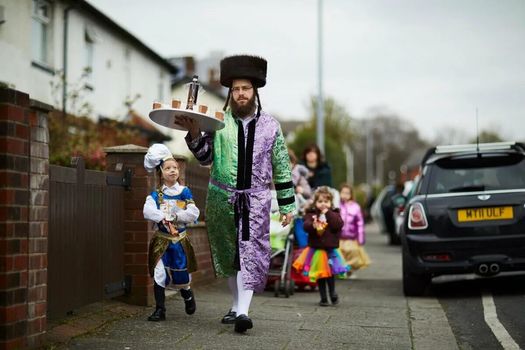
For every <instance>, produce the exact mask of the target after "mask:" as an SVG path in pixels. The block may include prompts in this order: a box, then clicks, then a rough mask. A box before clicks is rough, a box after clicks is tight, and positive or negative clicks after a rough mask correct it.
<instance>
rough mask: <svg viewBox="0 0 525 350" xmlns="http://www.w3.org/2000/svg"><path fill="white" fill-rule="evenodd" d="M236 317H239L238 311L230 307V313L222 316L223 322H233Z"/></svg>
mask: <svg viewBox="0 0 525 350" xmlns="http://www.w3.org/2000/svg"><path fill="white" fill-rule="evenodd" d="M236 317H237V313H236V312H235V311H232V310H231V309H230V311H228V313H227V314H226V315H224V317H223V318H222V320H221V323H224V324H233V323H235V318H236Z"/></svg>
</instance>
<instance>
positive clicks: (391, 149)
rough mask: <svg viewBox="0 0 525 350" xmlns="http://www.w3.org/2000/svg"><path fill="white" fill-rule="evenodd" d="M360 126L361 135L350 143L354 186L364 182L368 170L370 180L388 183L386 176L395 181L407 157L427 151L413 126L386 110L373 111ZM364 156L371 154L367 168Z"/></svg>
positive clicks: (426, 144) (426, 146)
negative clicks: (353, 165) (351, 144)
mask: <svg viewBox="0 0 525 350" xmlns="http://www.w3.org/2000/svg"><path fill="white" fill-rule="evenodd" d="M359 124H360V125H359V127H358V130H360V131H361V132H360V133H359V134H358V135H356V137H354V142H353V149H354V156H355V161H354V164H355V171H354V175H355V178H356V182H366V181H367V170H366V169H367V168H368V169H369V171H371V174H369V176H370V177H371V180H373V181H374V182H378V184H385V183H388V182H390V178H389V174H394V175H395V176H396V177H397V176H398V175H399V171H400V166H401V164H403V163H404V161H405V160H406V159H407V158H408V157H409V156H410V154H412V153H413V152H414V151H416V150H421V149H427V148H428V147H429V144H428V142H426V141H425V140H423V139H421V137H420V136H419V132H418V131H417V129H416V128H415V127H414V126H413V124H412V123H410V122H409V121H408V120H405V119H403V118H401V117H399V116H398V115H396V114H395V113H393V112H390V111H387V110H382V109H377V110H374V111H372V115H371V117H370V118H368V119H366V120H362V121H360V123H359ZM367 139H368V140H367ZM367 143H368V146H367ZM367 152H371V153H370V155H371V157H369V158H368V159H369V161H370V164H367ZM367 165H368V167H367ZM369 185H372V184H369Z"/></svg>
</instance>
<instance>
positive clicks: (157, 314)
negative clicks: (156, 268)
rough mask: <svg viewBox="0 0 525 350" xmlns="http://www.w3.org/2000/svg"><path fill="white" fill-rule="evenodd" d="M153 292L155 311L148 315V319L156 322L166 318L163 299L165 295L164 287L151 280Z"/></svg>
mask: <svg viewBox="0 0 525 350" xmlns="http://www.w3.org/2000/svg"><path fill="white" fill-rule="evenodd" d="M153 294H154V296H155V304H156V307H155V311H153V313H152V314H151V316H150V317H148V321H152V322H158V321H164V320H166V307H165V306H164V301H165V299H166V295H165V294H164V288H163V287H161V286H159V285H158V284H157V283H156V282H153Z"/></svg>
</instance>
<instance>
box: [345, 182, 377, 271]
mask: <svg viewBox="0 0 525 350" xmlns="http://www.w3.org/2000/svg"><path fill="white" fill-rule="evenodd" d="M340 196H341V204H340V210H341V218H342V219H343V222H344V225H343V229H342V231H341V239H340V241H339V249H340V250H341V253H342V254H343V257H344V259H345V260H346V262H347V263H348V264H349V265H350V266H352V270H351V273H352V272H355V271H356V270H358V269H361V268H365V267H367V266H368V265H369V264H370V258H369V257H368V254H367V253H366V251H365V249H364V248H363V246H364V245H365V222H364V220H363V214H362V212H361V207H360V206H359V204H358V203H357V202H356V201H355V200H354V194H353V190H352V187H351V186H350V185H347V184H343V185H341V189H340Z"/></svg>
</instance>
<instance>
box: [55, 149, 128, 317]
mask: <svg viewBox="0 0 525 350" xmlns="http://www.w3.org/2000/svg"><path fill="white" fill-rule="evenodd" d="M106 178H107V173H106V172H101V171H93V170H85V168H84V162H83V160H82V159H81V158H78V160H77V163H76V168H67V167H60V166H53V165H52V166H50V169H49V179H50V184H49V231H48V232H49V237H48V244H49V246H48V293H47V295H48V317H50V318H53V317H61V316H64V315H66V314H67V313H69V312H72V311H73V310H74V309H76V308H79V307H81V306H84V305H87V304H90V303H93V302H97V301H102V300H104V299H105V298H109V297H114V296H118V295H122V294H123V293H124V289H125V286H126V284H125V283H124V188H123V187H119V186H109V185H107V184H106V183H107V181H106Z"/></svg>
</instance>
